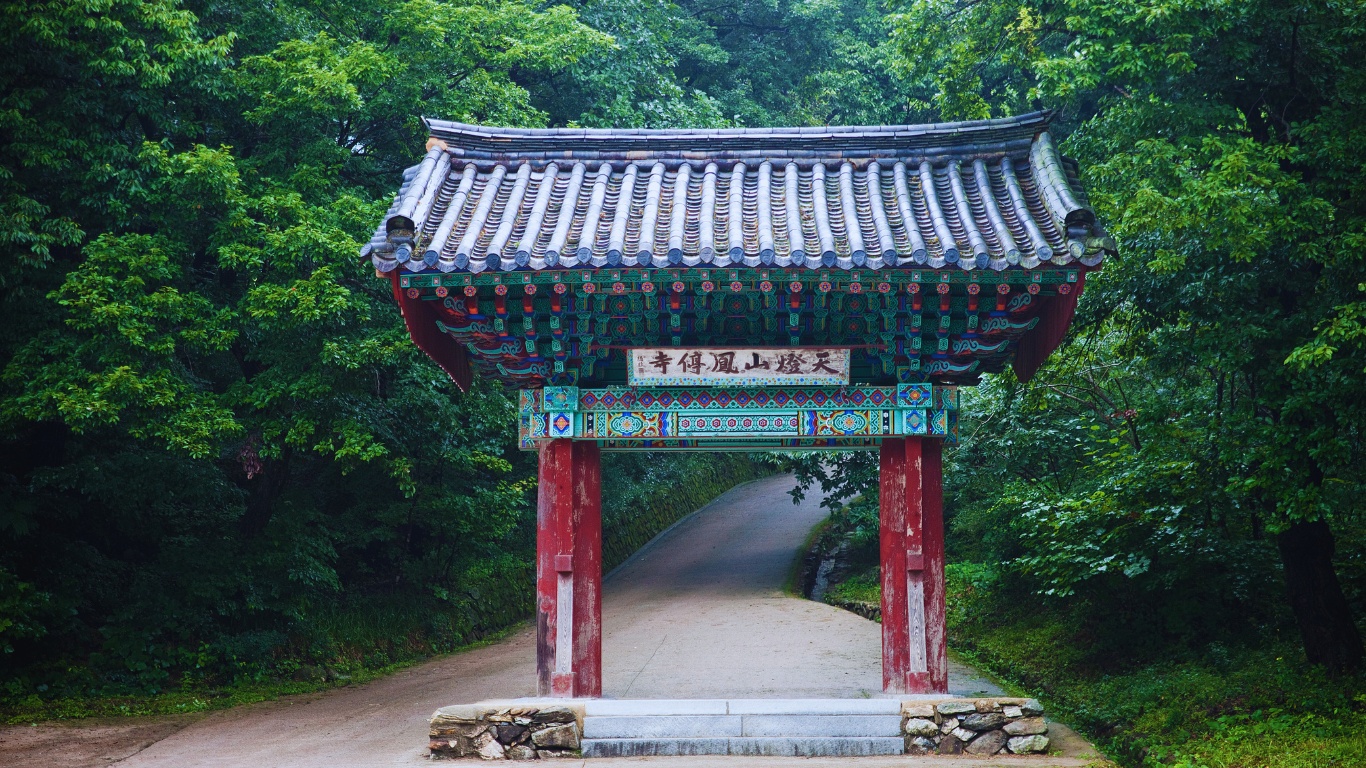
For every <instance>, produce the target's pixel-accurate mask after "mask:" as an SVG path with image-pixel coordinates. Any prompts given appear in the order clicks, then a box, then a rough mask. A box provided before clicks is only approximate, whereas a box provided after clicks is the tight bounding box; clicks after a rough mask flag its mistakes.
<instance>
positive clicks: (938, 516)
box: [878, 437, 949, 693]
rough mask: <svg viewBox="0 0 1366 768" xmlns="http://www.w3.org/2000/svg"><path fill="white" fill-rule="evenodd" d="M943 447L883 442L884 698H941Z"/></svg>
mask: <svg viewBox="0 0 1366 768" xmlns="http://www.w3.org/2000/svg"><path fill="white" fill-rule="evenodd" d="M941 448H942V446H941V443H940V441H939V440H938V439H935V438H920V437H908V438H895V439H888V440H884V441H883V443H882V453H881V457H880V458H881V463H880V472H881V475H880V481H879V508H878V512H879V516H880V520H879V528H880V530H879V534H880V542H879V543H880V550H881V557H882V571H881V580H882V687H883V690H884V691H886V692H888V693H947V692H948V682H949V680H948V647H947V645H946V642H945V640H946V634H945V625H944V621H945V605H944V517H943V483H942V473H943V469H942V454H941Z"/></svg>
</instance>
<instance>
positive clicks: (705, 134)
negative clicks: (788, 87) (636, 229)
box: [422, 109, 1057, 141]
mask: <svg viewBox="0 0 1366 768" xmlns="http://www.w3.org/2000/svg"><path fill="white" fill-rule="evenodd" d="M1056 114H1057V110H1052V109H1044V110H1036V111H1034V112H1026V113H1024V114H1020V115H1012V116H1009V117H993V118H984V119H979V120H959V121H948V122H939V123H906V124H898V125H817V126H771V127H741V128H517V127H511V126H496V125H477V124H474V123H462V122H458V121H454V120H442V119H440V118H434V117H423V118H422V122H423V124H424V125H426V126H427V129H428V130H429V131H430V132H431V134H432V135H433V136H435V137H437V138H446V137H447V135H457V134H473V135H475V136H487V137H494V136H506V137H508V138H523V137H525V138H558V139H579V140H586V141H592V140H602V139H618V138H630V137H638V138H642V139H651V138H657V139H666V138H683V137H688V138H711V137H716V138H783V137H788V136H791V137H798V136H813V135H820V134H831V135H838V136H850V137H853V136H859V135H863V134H873V135H878V136H883V135H886V134H888V133H901V132H918V133H931V132H932V133H954V132H963V131H969V132H976V131H990V130H991V129H993V128H1007V127H1008V128H1017V127H1023V126H1026V125H1028V126H1031V127H1036V128H1037V129H1038V130H1046V129H1047V127H1048V126H1049V125H1050V124H1051V123H1052V122H1053V118H1054V116H1055V115H1056Z"/></svg>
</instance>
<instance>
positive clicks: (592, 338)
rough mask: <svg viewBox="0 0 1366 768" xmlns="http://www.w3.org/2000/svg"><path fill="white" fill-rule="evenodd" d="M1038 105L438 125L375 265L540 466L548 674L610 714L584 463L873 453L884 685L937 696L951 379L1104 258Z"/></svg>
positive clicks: (394, 209)
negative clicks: (721, 119) (505, 408)
mask: <svg viewBox="0 0 1366 768" xmlns="http://www.w3.org/2000/svg"><path fill="white" fill-rule="evenodd" d="M1049 119H1050V116H1049V114H1047V113H1035V114H1029V115H1022V116H1019V117H1013V118H1005V119H999V120H982V121H974V122H963V123H943V124H937V125H912V126H879V127H867V128H831V127H824V128H744V129H724V130H582V129H514V128H486V127H479V126H472V125H463V124H459V123H449V122H444V121H440V120H429V121H427V127H428V128H429V129H430V131H431V139H430V140H429V142H428V145H427V150H428V151H427V154H426V156H425V157H424V158H423V159H422V161H421V162H420V163H419V164H417V165H415V166H413V167H412V168H409V169H408V170H407V171H406V172H405V173H404V176H403V184H402V186H401V187H400V188H399V191H398V194H397V195H396V196H395V197H394V201H393V204H392V205H391V206H390V208H389V211H388V213H387V214H386V215H385V217H384V219H383V221H381V222H380V223H379V227H378V228H377V229H376V230H375V233H374V236H373V238H372V239H371V240H370V242H369V243H368V244H366V245H365V247H364V248H363V251H362V254H363V255H364V256H365V257H367V258H369V259H370V260H371V261H372V263H373V264H374V267H375V269H376V271H377V274H378V275H379V277H381V278H384V279H386V280H388V281H389V283H390V285H391V286H392V290H393V293H394V298H395V300H396V301H397V302H398V305H399V308H400V309H401V310H402V312H403V318H404V321H405V323H406V324H407V327H408V331H409V333H410V334H411V335H412V337H413V340H414V341H415V342H416V343H417V345H418V346H419V347H420V348H421V349H422V350H423V351H425V352H426V353H427V354H428V355H430V356H431V357H432V359H433V360H435V361H436V363H437V364H438V365H440V366H441V367H442V368H443V369H444V370H445V371H446V373H448V374H449V375H450V377H451V378H452V379H453V380H454V381H455V383H456V384H457V385H459V386H460V387H461V388H466V387H468V386H469V385H470V384H471V382H472V380H473V377H474V376H476V375H481V376H486V377H492V378H495V379H498V380H500V381H502V382H503V383H504V384H505V385H506V386H508V387H510V388H512V389H515V390H519V392H518V398H519V417H518V418H519V432H520V439H521V447H522V448H524V449H526V450H536V451H539V453H540V456H539V459H540V482H539V486H538V488H539V490H538V494H539V501H538V505H539V506H538V516H537V568H536V572H537V594H538V602H537V638H536V645H537V675H538V688H539V690H540V691H541V693H542V694H543V695H555V696H588V697H593V696H600V695H602V660H601V654H602V646H601V606H600V600H601V495H600V494H601V491H600V473H601V467H600V463H599V461H600V459H599V456H600V453H601V452H602V451H604V450H606V451H628V450H650V451H660V450H774V449H779V450H860V449H862V450H877V451H879V452H880V462H881V464H880V467H881V470H880V471H881V483H882V487H881V490H880V493H879V504H880V517H881V534H880V535H881V542H882V566H883V567H882V570H881V574H882V576H881V578H882V587H883V590H882V595H883V606H882V607H883V613H882V615H883V622H882V633H883V685H884V688H885V689H886V690H887V691H889V692H912V693H935V692H938V693H942V692H943V691H945V690H947V688H946V686H947V680H948V677H947V674H948V673H947V669H948V667H947V656H946V650H945V645H944V573H943V566H944V557H943V554H944V550H943V521H942V516H941V505H942V495H941V490H940V488H941V485H940V483H941V479H940V471H941V470H940V451H941V446H942V445H943V444H944V443H945V442H952V441H953V440H954V439H955V436H956V435H957V429H958V414H959V410H958V390H957V387H958V386H962V385H971V384H975V383H977V382H978V381H979V380H980V378H981V376H982V375H983V374H988V373H996V372H999V371H1002V370H1004V369H1005V367H1006V366H1007V365H1009V366H1012V367H1013V368H1014V370H1015V373H1016V375H1018V376H1019V377H1020V378H1021V379H1028V378H1029V377H1030V376H1031V375H1033V373H1034V372H1035V371H1036V370H1037V369H1038V367H1039V366H1040V365H1041V364H1042V363H1043V361H1044V359H1045V358H1047V357H1048V355H1049V354H1050V353H1052V351H1053V350H1054V349H1055V348H1056V347H1057V346H1058V344H1059V342H1060V341H1061V340H1062V338H1063V335H1064V334H1065V332H1066V330H1067V326H1068V324H1069V323H1070V322H1071V319H1072V315H1073V312H1074V311H1075V309H1076V306H1077V299H1078V297H1079V296H1080V295H1081V291H1082V288H1083V287H1084V286H1085V284H1086V275H1087V273H1088V272H1089V271H1090V270H1093V269H1095V268H1098V267H1099V266H1100V265H1101V263H1102V261H1103V260H1104V259H1105V257H1106V256H1107V255H1108V254H1111V253H1113V252H1114V242H1113V240H1111V238H1110V237H1109V236H1107V235H1106V233H1105V231H1104V230H1103V229H1102V228H1101V226H1100V224H1099V223H1098V222H1097V221H1096V218H1095V215H1094V214H1093V213H1092V211H1091V209H1090V207H1089V206H1088V204H1087V201H1086V195H1085V193H1084V192H1083V191H1082V189H1081V186H1080V184H1079V183H1078V169H1077V167H1076V165H1075V164H1074V163H1072V162H1071V161H1069V160H1067V159H1065V158H1063V157H1061V156H1060V155H1059V154H1058V151H1057V147H1056V145H1055V143H1054V141H1053V138H1052V136H1051V134H1050V132H1049Z"/></svg>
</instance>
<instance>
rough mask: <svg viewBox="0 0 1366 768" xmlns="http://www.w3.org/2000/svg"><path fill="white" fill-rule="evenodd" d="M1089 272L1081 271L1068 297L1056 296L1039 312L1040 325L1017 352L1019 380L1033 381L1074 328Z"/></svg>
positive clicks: (1015, 366)
mask: <svg viewBox="0 0 1366 768" xmlns="http://www.w3.org/2000/svg"><path fill="white" fill-rule="evenodd" d="M1086 272H1087V270H1084V269H1083V270H1081V271H1080V274H1078V275H1077V282H1076V284H1075V285H1073V286H1072V290H1071V292H1070V293H1068V294H1067V295H1066V296H1054V297H1052V298H1050V299H1048V300H1047V301H1046V302H1044V306H1043V308H1042V309H1041V310H1040V311H1039V324H1038V325H1036V326H1034V329H1033V330H1032V331H1030V332H1029V333H1026V334H1025V335H1024V337H1023V338H1021V339H1020V344H1019V346H1018V347H1016V349H1015V361H1014V362H1013V363H1011V368H1014V369H1015V378H1017V379H1019V380H1020V381H1029V380H1030V379H1031V378H1033V376H1034V374H1035V373H1037V372H1038V370H1039V368H1040V367H1042V366H1043V364H1044V361H1045V360H1047V359H1048V356H1049V355H1051V354H1053V350H1055V349H1057V348H1058V345H1059V344H1061V343H1062V340H1063V339H1064V338H1066V336H1067V328H1068V326H1070V325H1071V324H1072V316H1073V315H1075V314H1076V313H1077V301H1079V300H1080V299H1081V292H1082V290H1084V289H1085V288H1086Z"/></svg>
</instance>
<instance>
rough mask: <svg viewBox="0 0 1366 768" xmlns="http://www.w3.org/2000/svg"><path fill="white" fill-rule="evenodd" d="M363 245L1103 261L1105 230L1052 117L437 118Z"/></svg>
mask: <svg viewBox="0 0 1366 768" xmlns="http://www.w3.org/2000/svg"><path fill="white" fill-rule="evenodd" d="M428 127H429V128H430V130H431V132H432V136H433V138H434V139H435V140H436V141H434V142H432V148H431V150H430V151H429V152H428V153H427V155H426V157H424V158H423V160H422V162H421V163H420V164H419V165H417V166H414V167H413V168H410V169H408V171H407V172H405V174H404V184H403V186H402V187H401V189H400V190H399V193H398V195H397V196H396V197H395V200H394V203H393V205H392V206H391V207H390V209H389V212H388V214H387V215H386V217H385V219H384V221H383V222H382V223H381V225H380V226H379V228H378V229H377V230H376V232H375V235H374V238H373V239H372V240H371V241H370V243H368V244H367V245H366V246H365V248H364V251H363V253H365V254H366V255H369V256H370V257H371V258H372V260H373V262H374V265H375V267H376V268H377V269H378V270H380V271H381V272H390V271H393V270H395V269H401V270H403V271H406V272H437V271H439V272H469V273H479V272H485V271H515V270H528V269H530V270H543V269H569V268H600V267H618V266H622V267H644V268H650V267H658V268H663V267H680V266H684V267H689V266H716V267H727V266H747V267H759V266H776V267H796V268H803V267H805V268H827V269H828V268H842V269H856V268H857V269H882V268H898V267H911V266H928V267H931V268H959V269H964V270H973V269H993V270H1005V269H1009V268H1012V267H1016V268H1023V269H1033V268H1037V267H1039V266H1041V265H1045V264H1055V265H1066V264H1070V263H1073V262H1080V263H1081V264H1082V265H1085V266H1088V267H1090V266H1095V265H1097V264H1099V263H1100V262H1101V260H1102V259H1103V257H1104V254H1105V253H1106V252H1109V251H1112V250H1113V243H1112V241H1111V240H1110V239H1109V238H1108V237H1106V236H1105V233H1104V231H1103V230H1102V229H1101V228H1100V226H1099V225H1098V224H1097V223H1096V221H1095V216H1094V215H1093V214H1092V212H1091V210H1090V208H1089V207H1087V204H1086V199H1085V195H1084V193H1082V191H1081V189H1080V185H1079V184H1078V183H1077V180H1076V169H1075V167H1074V166H1073V165H1072V164H1071V163H1070V162H1067V161H1064V160H1062V159H1061V158H1060V157H1059V155H1058V153H1057V151H1056V148H1055V147H1054V144H1053V141H1052V139H1051V137H1050V136H1049V134H1048V132H1047V127H1048V115H1047V114H1045V113H1036V114H1032V115H1024V116H1021V117H1016V118H1006V119H1001V120H989V121H975V122H967V123H948V124H939V125H928V126H885V127H871V128H786V129H726V130H707V131H676V130H665V131H644V130H640V131H624V130H569V129H510V128H484V127H477V126H470V125H463V124H460V123H448V122H443V121H436V120H430V121H428Z"/></svg>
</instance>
